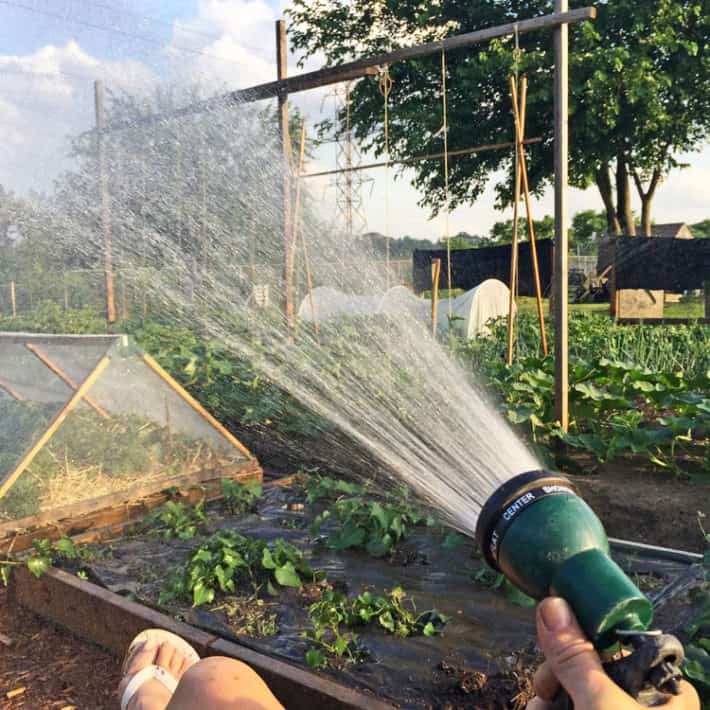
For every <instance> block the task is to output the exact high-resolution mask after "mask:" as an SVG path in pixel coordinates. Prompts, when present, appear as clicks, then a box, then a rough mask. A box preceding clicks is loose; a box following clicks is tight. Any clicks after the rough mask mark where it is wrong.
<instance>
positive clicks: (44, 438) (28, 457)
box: [0, 355, 110, 498]
mask: <svg viewBox="0 0 710 710" xmlns="http://www.w3.org/2000/svg"><path fill="white" fill-rule="evenodd" d="M109 362H110V359H109V358H108V357H107V356H106V355H104V357H102V358H101V360H99V362H98V363H97V365H96V367H94V369H93V370H92V371H91V372H90V373H89V375H88V376H87V378H86V379H85V380H84V381H83V382H82V383H81V385H79V387H78V388H77V389H76V391H75V392H74V394H73V395H72V396H71V398H70V399H69V401H68V402H67V403H66V404H65V405H64V407H62V409H61V411H60V412H59V413H58V414H57V416H56V417H54V419H53V420H52V421H51V423H50V424H49V426H48V427H47V428H46V429H45V431H44V433H43V434H42V435H41V436H40V437H39V439H37V440H36V441H35V443H34V444H32V446H31V447H30V448H29V449H28V451H27V453H25V455H24V456H23V457H22V459H20V462H19V463H18V464H17V466H16V467H15V469H14V470H13V471H12V472H11V473H10V474H8V475H7V476H6V477H5V479H4V480H3V481H2V484H0V498H2V497H3V496H4V495H5V494H6V493H7V492H8V490H9V489H10V487H11V486H12V484H13V483H14V482H15V481H16V480H17V479H18V478H19V476H20V475H21V474H22V473H23V471H25V470H26V469H27V467H28V466H29V465H30V464H31V463H32V461H33V460H34V458H35V456H37V454H38V453H39V452H40V451H41V450H42V447H43V446H44V445H45V444H46V443H47V442H48V441H49V440H50V439H51V438H52V436H54V433H55V432H56V431H57V429H59V427H60V426H61V425H62V423H63V422H64V420H65V419H66V418H67V417H68V416H69V414H71V412H72V411H73V410H74V409H75V408H76V406H77V405H78V404H79V402H80V401H81V400H82V399H83V398H84V397H85V396H86V393H87V392H88V391H89V388H90V387H91V386H92V385H93V384H94V382H96V379H97V378H98V377H99V375H101V373H102V372H103V371H104V370H105V369H106V367H107V366H108V364H109Z"/></svg>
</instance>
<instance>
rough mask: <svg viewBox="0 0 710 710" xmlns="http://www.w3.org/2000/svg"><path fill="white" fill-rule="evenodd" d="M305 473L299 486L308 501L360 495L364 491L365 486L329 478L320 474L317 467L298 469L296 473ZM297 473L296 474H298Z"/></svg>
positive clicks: (313, 501)
mask: <svg viewBox="0 0 710 710" xmlns="http://www.w3.org/2000/svg"><path fill="white" fill-rule="evenodd" d="M304 473H305V474H306V475H305V477H304V478H303V479H302V482H301V486H302V488H303V490H304V492H305V494H306V501H308V503H315V502H317V501H319V500H335V499H337V498H340V497H342V496H354V495H361V494H363V493H364V492H365V487H364V486H361V485H359V484H357V483H352V482H351V481H344V480H342V479H337V478H331V477H330V476H324V475H322V474H321V473H320V472H319V470H318V468H311V469H299V471H298V474H301V475H302V474H304ZM298 474H297V475H298Z"/></svg>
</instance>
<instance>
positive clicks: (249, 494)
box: [221, 478, 263, 515]
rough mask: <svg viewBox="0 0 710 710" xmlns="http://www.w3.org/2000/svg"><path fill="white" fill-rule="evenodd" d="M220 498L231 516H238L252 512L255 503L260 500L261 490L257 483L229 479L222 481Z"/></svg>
mask: <svg viewBox="0 0 710 710" xmlns="http://www.w3.org/2000/svg"><path fill="white" fill-rule="evenodd" d="M221 484H222V498H224V502H225V505H226V506H227V510H229V512H230V513H231V514H232V515H239V514H241V513H246V512H247V511H249V510H253V508H254V505H255V504H256V501H257V500H259V498H261V495H262V493H263V488H262V486H261V484H260V483H259V481H246V482H244V483H242V482H241V481H235V480H233V479H231V478H223V479H222V482H221Z"/></svg>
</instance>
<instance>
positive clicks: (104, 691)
mask: <svg viewBox="0 0 710 710" xmlns="http://www.w3.org/2000/svg"><path fill="white" fill-rule="evenodd" d="M0 633H1V634H3V635H4V636H7V637H9V638H10V639H11V640H12V646H10V647H9V648H8V647H7V646H5V645H4V643H1V642H0V708H3V710H19V708H22V709H23V710H115V709H116V707H118V701H117V699H116V695H115V689H116V687H117V685H118V681H119V670H120V663H119V661H118V660H117V659H115V658H113V657H112V656H110V655H109V654H108V653H106V652H105V651H103V650H102V649H100V648H99V647H98V646H95V645H93V644H90V643H85V642H84V641H80V640H79V639H77V638H76V637H74V636H72V635H71V634H69V633H67V632H65V631H62V630H60V629H57V628H55V627H53V626H51V625H50V624H48V623H47V622H45V621H43V620H41V619H40V618H39V617H37V616H35V615H34V614H31V613H30V612H28V611H26V610H24V609H23V608H22V607H20V606H18V605H16V604H15V603H13V602H12V601H10V600H8V595H7V590H6V589H4V588H3V587H0ZM1 638H2V637H0V639H1ZM20 688H25V691H24V692H21V693H18V694H17V695H15V696H14V697H12V696H10V697H9V698H8V695H7V693H12V691H17V690H18V689H20Z"/></svg>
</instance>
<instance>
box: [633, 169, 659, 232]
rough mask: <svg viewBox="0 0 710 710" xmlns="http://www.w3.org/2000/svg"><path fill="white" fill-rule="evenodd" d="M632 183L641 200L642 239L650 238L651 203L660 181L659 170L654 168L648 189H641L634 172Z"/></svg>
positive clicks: (638, 179) (636, 174) (636, 173)
mask: <svg viewBox="0 0 710 710" xmlns="http://www.w3.org/2000/svg"><path fill="white" fill-rule="evenodd" d="M633 175H634V183H635V184H636V192H638V195H639V197H640V198H641V231H642V233H643V236H644V237H650V236H651V202H652V201H653V198H654V196H655V194H656V188H657V187H658V183H659V182H660V181H661V170H660V169H659V168H656V169H655V170H654V171H653V175H652V176H651V181H650V182H649V184H648V189H647V190H644V189H643V183H642V182H641V177H640V176H639V174H638V172H637V171H636V170H634V173H633Z"/></svg>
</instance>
